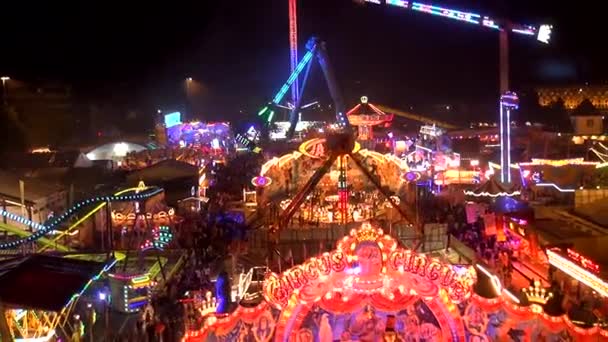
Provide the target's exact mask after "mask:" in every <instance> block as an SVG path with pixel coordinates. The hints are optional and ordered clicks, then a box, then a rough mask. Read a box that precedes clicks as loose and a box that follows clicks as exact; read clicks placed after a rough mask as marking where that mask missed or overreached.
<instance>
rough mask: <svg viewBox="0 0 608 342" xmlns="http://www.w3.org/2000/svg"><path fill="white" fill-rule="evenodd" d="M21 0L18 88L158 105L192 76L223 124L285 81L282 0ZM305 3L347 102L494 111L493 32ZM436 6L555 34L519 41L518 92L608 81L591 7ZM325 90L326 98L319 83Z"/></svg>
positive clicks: (382, 10) (306, 21) (13, 17)
mask: <svg viewBox="0 0 608 342" xmlns="http://www.w3.org/2000/svg"><path fill="white" fill-rule="evenodd" d="M583 2H588V3H589V4H592V3H593V6H591V5H590V6H584V5H583V4H582V3H583ZM14 3H16V2H14ZM18 3H19V5H14V4H13V5H11V6H12V8H11V9H10V11H4V10H3V11H2V12H3V14H2V17H3V19H2V27H3V29H2V31H3V34H2V43H1V44H0V45H1V46H0V73H5V74H9V75H10V76H12V77H13V78H15V79H24V80H28V79H35V78H43V79H48V80H61V81H66V82H68V83H70V84H73V85H74V87H75V88H76V89H77V90H78V91H79V92H81V93H85V94H88V95H93V96H95V97H98V98H104V99H110V100H111V101H116V102H120V103H129V104H130V103H133V105H139V106H142V105H146V106H149V107H152V106H154V107H156V106H161V107H163V106H166V105H167V104H170V103H171V102H176V101H177V100H176V99H177V98H179V94H180V91H181V88H180V87H182V86H183V82H181V81H182V80H183V79H184V78H185V77H186V76H191V77H193V78H195V79H196V80H197V81H200V82H201V84H202V85H203V86H204V89H205V91H204V94H203V103H204V106H203V107H204V110H203V113H202V114H203V115H204V116H205V117H206V118H207V117H208V118H210V119H217V118H226V117H228V118H238V117H239V114H238V110H239V109H244V110H245V111H246V112H249V111H251V110H253V109H255V108H257V107H258V106H259V104H260V103H262V102H264V101H265V100H267V99H268V98H269V97H271V96H272V95H273V94H274V92H276V90H277V89H278V88H279V87H280V85H281V84H282V83H283V82H284V80H285V79H286V78H287V76H288V54H289V51H288V17H287V0H257V1H253V0H250V1H244V0H237V1H227V0H216V1H209V0H198V1H193V2H182V1H169V2H166V1H163V2H160V3H161V4H154V3H152V2H145V3H144V2H137V3H135V2H130V1H79V2H77V1H74V2H67V1H52V2H42V1H40V2H39V3H36V4H35V2H23V1H20V2H18ZM43 3H45V4H43ZM127 3H129V4H127ZM299 3H300V8H299V29H300V32H299V37H300V45H301V49H302V46H303V44H304V43H305V40H306V39H307V38H308V37H309V36H311V35H313V34H315V35H319V36H321V37H323V38H324V39H325V40H326V41H327V43H328V50H329V54H330V57H331V59H332V62H333V64H334V66H335V69H336V71H337V76H338V79H339V81H340V85H341V87H342V89H343V90H344V93H345V97H346V99H347V106H351V105H353V102H354V101H355V100H356V99H357V98H358V97H359V96H361V95H364V94H365V95H368V96H369V97H370V99H371V100H372V101H373V102H378V103H385V104H388V105H391V106H396V107H399V106H405V105H406V104H411V103H420V102H433V103H451V102H454V101H465V102H467V101H469V102H476V101H488V100H490V101H491V100H492V99H493V98H495V96H496V94H497V92H498V90H497V84H498V80H497V78H498V77H497V76H498V75H497V74H498V55H497V54H498V51H497V50H498V48H497V47H498V36H497V34H496V32H493V31H491V30H488V29H484V28H482V27H477V26H474V25H469V24H466V23H461V22H454V21H452V20H449V19H445V18H440V17H434V16H429V15H425V14H420V13H416V12H412V11H405V10H402V9H399V8H394V7H389V6H382V7H380V6H377V5H372V4H367V5H365V6H360V5H357V4H355V3H353V2H352V1H348V0H299ZM433 3H435V4H437V5H442V6H445V7H455V8H460V9H463V10H471V11H477V12H479V13H481V14H490V15H496V16H505V17H511V18H513V20H514V21H516V22H522V23H526V22H529V23H540V22H543V23H544V22H549V23H552V24H554V25H555V27H556V30H555V32H554V40H553V43H552V45H550V46H545V45H543V44H540V43H538V42H536V41H535V40H533V39H528V38H521V37H514V38H512V40H511V47H512V53H511V68H512V72H511V79H512V85H513V86H512V88H513V89H516V90H518V89H521V88H524V87H526V86H531V85H536V84H541V83H547V82H551V83H572V82H585V81H589V82H603V81H604V80H608V67H607V65H608V64H607V63H606V62H605V61H606V60H607V59H606V57H607V56H606V55H607V53H606V51H607V50H608V49H605V48H603V47H602V46H603V45H605V41H606V38H605V36H606V33H608V30H606V29H605V27H603V25H600V23H601V20H602V17H601V16H602V15H603V14H602V10H601V9H599V8H597V5H595V3H596V1H594V2H592V1H590V0H588V1H579V2H572V1H548V0H533V1H532V0H509V1H506V0H502V1H496V0H495V1H490V0H485V1H484V0H482V1H479V0H478V1H473V0H468V1H467V0H436V1H434V2H433ZM498 3H502V5H497V4H498ZM505 4H506V5H505ZM15 6H18V7H19V8H17V7H15ZM9 12H10V13H9ZM317 94H319V95H320V96H321V98H324V97H325V96H326V90H325V88H324V85H323V84H322V83H321V80H320V79H319V77H315V78H314V86H313V89H312V90H311V95H310V96H311V97H313V96H315V95H317ZM241 115H243V114H241ZM241 118H242V116H241Z"/></svg>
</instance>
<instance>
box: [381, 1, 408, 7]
mask: <svg viewBox="0 0 608 342" xmlns="http://www.w3.org/2000/svg"><path fill="white" fill-rule="evenodd" d="M386 4H387V5H391V6H397V7H403V8H408V6H409V2H408V1H405V0H386Z"/></svg>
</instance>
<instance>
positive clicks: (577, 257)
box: [566, 248, 600, 273]
mask: <svg viewBox="0 0 608 342" xmlns="http://www.w3.org/2000/svg"><path fill="white" fill-rule="evenodd" d="M566 252H567V253H568V258H570V260H572V261H574V262H576V263H577V264H579V265H580V266H581V267H583V268H585V269H586V270H589V271H591V272H593V273H600V266H599V265H598V264H596V263H595V262H593V261H591V259H588V258H586V257H584V256H582V255H581V254H580V253H577V252H576V251H573V250H571V249H570V248H568V249H567V250H566Z"/></svg>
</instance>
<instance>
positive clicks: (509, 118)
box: [505, 107, 511, 183]
mask: <svg viewBox="0 0 608 342" xmlns="http://www.w3.org/2000/svg"><path fill="white" fill-rule="evenodd" d="M506 109H507V163H506V164H505V165H509V166H510V165H511V109H510V108H509V107H507V108H506ZM505 173H506V174H507V183H511V170H508V171H506V172H505Z"/></svg>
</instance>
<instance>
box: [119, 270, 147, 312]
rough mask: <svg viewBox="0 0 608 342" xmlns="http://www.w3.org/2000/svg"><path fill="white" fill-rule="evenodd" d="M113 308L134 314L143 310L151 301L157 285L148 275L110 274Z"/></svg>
mask: <svg viewBox="0 0 608 342" xmlns="http://www.w3.org/2000/svg"><path fill="white" fill-rule="evenodd" d="M108 278H109V282H110V290H111V295H112V297H111V298H112V301H111V303H112V308H113V309H114V310H116V311H119V312H124V313H133V312H139V311H140V310H142V309H143V308H144V307H145V306H146V305H147V304H148V302H149V301H150V296H151V295H152V289H153V288H154V286H155V285H156V283H155V282H154V281H153V280H152V279H150V277H149V276H148V275H147V274H142V275H122V274H109V277H108Z"/></svg>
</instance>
